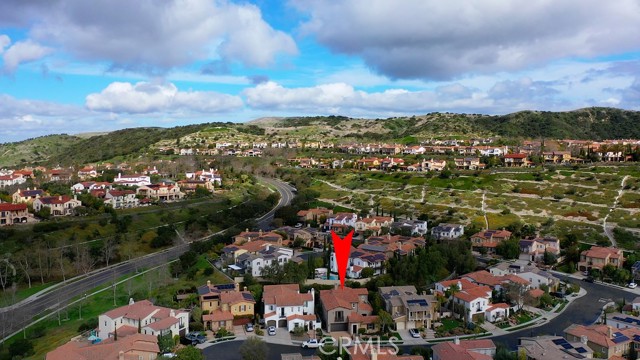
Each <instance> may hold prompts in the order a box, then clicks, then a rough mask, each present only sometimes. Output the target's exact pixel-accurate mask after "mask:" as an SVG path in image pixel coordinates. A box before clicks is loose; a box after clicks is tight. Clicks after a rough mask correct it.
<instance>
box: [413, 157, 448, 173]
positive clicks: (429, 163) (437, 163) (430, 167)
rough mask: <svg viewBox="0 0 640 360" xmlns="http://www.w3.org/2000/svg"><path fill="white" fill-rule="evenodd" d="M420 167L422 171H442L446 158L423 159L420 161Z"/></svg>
mask: <svg viewBox="0 0 640 360" xmlns="http://www.w3.org/2000/svg"><path fill="white" fill-rule="evenodd" d="M420 168H421V170H422V171H442V170H444V169H446V168H447V161H446V160H434V159H433V158H432V159H430V160H423V161H422V163H420Z"/></svg>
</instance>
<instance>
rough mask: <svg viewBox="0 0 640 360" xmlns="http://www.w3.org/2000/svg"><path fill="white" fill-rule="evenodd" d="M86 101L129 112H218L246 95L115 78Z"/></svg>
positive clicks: (90, 105) (239, 103) (97, 106)
mask: <svg viewBox="0 0 640 360" xmlns="http://www.w3.org/2000/svg"><path fill="white" fill-rule="evenodd" d="M85 105H86V107H87V108H88V109H90V110H94V111H106V112H115V113H128V114H146V113H158V112H165V113H178V112H182V113H187V114H189V113H194V112H197V113H218V112H227V111H231V110H237V109H239V108H241V107H242V105H243V103H242V99H240V98H239V97H237V96H232V95H226V94H221V93H217V92H211V91H179V90H178V88H177V87H176V86H175V85H174V84H172V83H150V82H138V83H136V84H131V83H128V82H113V83H111V84H109V86H107V87H106V88H105V89H104V90H102V91H101V92H100V93H93V94H89V95H88V96H87V97H86V101H85Z"/></svg>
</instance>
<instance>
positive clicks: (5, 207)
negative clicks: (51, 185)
mask: <svg viewBox="0 0 640 360" xmlns="http://www.w3.org/2000/svg"><path fill="white" fill-rule="evenodd" d="M26 210H27V204H7V203H2V204H0V211H26Z"/></svg>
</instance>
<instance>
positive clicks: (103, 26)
mask: <svg viewBox="0 0 640 360" xmlns="http://www.w3.org/2000/svg"><path fill="white" fill-rule="evenodd" d="M21 8H23V5H22V2H19V1H7V2H6V3H2V4H0V12H5V13H7V14H10V16H9V17H10V19H8V20H7V21H10V22H15V23H20V24H23V25H24V26H30V29H29V35H30V37H31V38H32V39H34V40H37V41H39V42H41V43H44V44H47V45H50V46H55V47H60V48H62V50H64V51H66V52H67V53H69V54H71V55H72V56H74V57H76V58H78V59H80V60H85V61H95V62H107V63H109V64H110V65H111V68H113V69H122V70H132V71H136V72H144V73H164V72H165V71H166V70H168V69H171V68H175V67H180V66H184V65H188V64H192V63H193V62H195V61H201V60H210V59H213V60H218V59H221V60H223V61H225V62H235V61H238V62H241V63H242V64H244V65H245V66H259V67H264V66H269V65H271V64H272V63H273V62H274V61H275V59H276V58H277V56H278V55H279V54H296V52H297V47H296V44H295V42H294V41H293V39H292V38H291V37H290V36H289V35H287V34H285V33H283V32H281V31H278V30H275V29H274V28H272V27H271V26H270V25H269V24H268V23H266V22H265V21H264V19H263V18H262V13H261V12H260V9H259V8H258V7H256V6H255V5H251V4H247V3H243V4H234V3H232V2H228V1H224V0H166V1H155V0H138V1H129V0H95V1H85V0H52V1H43V2H38V3H35V4H31V5H30V6H29V7H28V10H29V11H28V12H24V15H23V16H24V18H20V14H21V12H20V11H19V9H21ZM1 19H2V15H0V20H1Z"/></svg>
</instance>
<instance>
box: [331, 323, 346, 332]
mask: <svg viewBox="0 0 640 360" xmlns="http://www.w3.org/2000/svg"><path fill="white" fill-rule="evenodd" d="M347 325H348V324H344V323H340V324H331V329H330V330H329V331H347Z"/></svg>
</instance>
